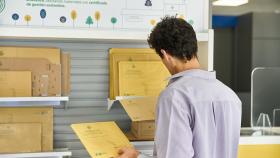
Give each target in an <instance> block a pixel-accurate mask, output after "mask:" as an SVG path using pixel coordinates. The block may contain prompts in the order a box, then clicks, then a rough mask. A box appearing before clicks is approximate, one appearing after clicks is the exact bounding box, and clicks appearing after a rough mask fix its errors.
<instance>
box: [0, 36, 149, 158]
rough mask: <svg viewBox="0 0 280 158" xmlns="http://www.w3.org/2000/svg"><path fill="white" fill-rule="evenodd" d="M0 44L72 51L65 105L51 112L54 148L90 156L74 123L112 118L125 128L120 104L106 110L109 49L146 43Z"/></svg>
mask: <svg viewBox="0 0 280 158" xmlns="http://www.w3.org/2000/svg"><path fill="white" fill-rule="evenodd" d="M103 43H104V42H103ZM107 43H108V42H107ZM0 45H1V46H43V47H58V48H61V49H62V51H63V52H69V53H70V54H71V55H72V71H71V76H72V78H71V84H72V92H71V95H70V101H69V102H68V103H67V104H68V105H67V106H68V109H66V110H65V109H55V112H54V147H55V148H69V149H70V150H71V151H72V152H73V158H89V155H88V153H87V151H86V150H85V149H84V147H83V145H82V144H81V143H80V141H79V139H78V138H77V137H76V135H75V134H74V133H73V131H72V129H71V128H70V125H71V124H73V123H81V122H95V121H111V120H115V121H117V123H118V125H119V126H120V127H121V128H122V129H123V130H128V128H129V124H130V121H129V118H128V116H127V114H126V113H125V112H124V111H123V110H122V109H121V108H114V109H112V110H110V111H107V101H106V100H107V98H108V91H109V90H108V89H109V67H108V66H109V64H108V61H109V60H108V50H109V48H113V47H114V48H119V47H126V48H127V47H133V48H138V47H139V48H142V47H147V45H146V44H144V43H132V42H131V43H129V44H127V43H126V44H125V45H124V44H122V43H120V42H119V43H111V44H110V43H108V44H102V43H101V42H99V43H98V42H70V41H68V42H67V41H37V42H34V41H28V40H17V41H15V40H0Z"/></svg>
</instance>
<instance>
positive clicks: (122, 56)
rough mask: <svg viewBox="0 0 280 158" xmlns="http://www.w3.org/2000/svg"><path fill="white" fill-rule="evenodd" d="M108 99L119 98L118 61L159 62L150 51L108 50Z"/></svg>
mask: <svg viewBox="0 0 280 158" xmlns="http://www.w3.org/2000/svg"><path fill="white" fill-rule="evenodd" d="M109 58H110V59H109V60H110V62H109V64H110V99H115V97H116V96H119V70H118V63H119V62H120V61H161V59H160V57H159V56H158V55H157V54H156V52H155V51H154V50H152V49H148V48H131V49H129V48H112V49H110V57H109Z"/></svg>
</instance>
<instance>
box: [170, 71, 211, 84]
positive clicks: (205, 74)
mask: <svg viewBox="0 0 280 158" xmlns="http://www.w3.org/2000/svg"><path fill="white" fill-rule="evenodd" d="M183 76H192V77H199V78H203V79H208V80H209V79H216V72H215V71H205V70H201V69H190V70H185V71H182V72H179V73H177V74H175V75H172V76H170V77H169V78H167V80H169V81H171V80H175V79H177V78H180V77H183Z"/></svg>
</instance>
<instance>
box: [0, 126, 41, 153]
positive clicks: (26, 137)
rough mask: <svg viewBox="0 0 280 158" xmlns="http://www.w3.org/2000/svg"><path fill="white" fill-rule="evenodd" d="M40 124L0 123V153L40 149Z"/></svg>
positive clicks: (38, 150) (36, 150)
mask: <svg viewBox="0 0 280 158" xmlns="http://www.w3.org/2000/svg"><path fill="white" fill-rule="evenodd" d="M41 128H42V127H41V124H39V123H23V124H14V123H11V124H0V153H21V152H40V151H41V141H42V140H41V135H42V132H41Z"/></svg>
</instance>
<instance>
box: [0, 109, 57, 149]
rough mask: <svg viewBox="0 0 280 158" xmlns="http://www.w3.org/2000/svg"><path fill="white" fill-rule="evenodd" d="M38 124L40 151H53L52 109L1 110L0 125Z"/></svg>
mask: <svg viewBox="0 0 280 158" xmlns="http://www.w3.org/2000/svg"><path fill="white" fill-rule="evenodd" d="M7 123H39V124H41V126H42V135H41V137H42V138H41V139H42V151H46V152H47V151H52V150H53V108H50V107H40V108H1V109H0V124H7Z"/></svg>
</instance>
